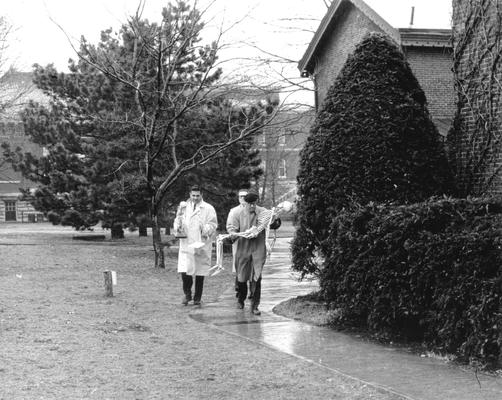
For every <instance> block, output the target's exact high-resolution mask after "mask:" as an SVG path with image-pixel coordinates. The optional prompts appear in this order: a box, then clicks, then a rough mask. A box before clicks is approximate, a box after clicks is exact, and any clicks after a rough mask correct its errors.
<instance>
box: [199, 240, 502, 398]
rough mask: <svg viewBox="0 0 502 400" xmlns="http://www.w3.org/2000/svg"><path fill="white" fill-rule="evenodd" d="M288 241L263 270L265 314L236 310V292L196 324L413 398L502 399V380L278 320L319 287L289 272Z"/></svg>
mask: <svg viewBox="0 0 502 400" xmlns="http://www.w3.org/2000/svg"><path fill="white" fill-rule="evenodd" d="M289 240H290V239H277V243H276V246H275V249H274V252H273V253H272V256H271V258H270V260H269V261H268V262H267V265H266V267H265V268H264V275H263V283H262V304H261V306H260V309H261V311H262V315H261V316H259V317H256V316H252V315H251V314H250V312H249V305H248V304H246V308H245V309H244V310H238V309H236V301H235V292H234V291H233V288H230V289H229V290H228V291H226V292H225V293H224V294H223V295H222V297H221V298H220V299H219V301H218V302H216V303H210V304H205V305H204V307H202V308H199V309H196V310H194V311H193V312H191V314H190V316H191V317H192V318H193V319H195V320H196V321H199V322H203V323H206V324H209V325H210V326H212V327H214V328H216V329H219V330H223V331H225V332H228V333H230V334H234V335H238V336H240V337H242V338H245V339H247V340H252V341H254V342H258V343H260V344H263V345H266V346H269V347H271V348H273V349H277V350H279V351H282V352H285V353H287V354H290V355H293V356H295V357H299V358H301V359H303V360H306V361H308V362H311V363H314V364H317V365H319V366H322V367H323V368H328V369H330V370H331V371H333V373H336V374H341V375H344V376H349V377H351V378H354V379H357V380H360V381H363V382H365V383H367V384H371V385H372V386H375V387H377V388H380V390H384V391H387V392H388V393H389V395H390V397H393V398H395V397H396V395H399V397H401V398H403V399H410V400H478V399H479V400H501V399H502V379H501V378H496V377H492V376H488V375H484V374H478V375H477V376H476V375H475V374H474V373H473V372H471V371H464V370H462V369H461V368H459V367H457V366H452V365H448V364H445V363H444V362H442V361H441V360H437V359H431V358H421V357H419V356H417V355H415V354H411V353H408V352H406V351H403V350H400V349H396V348H393V347H391V346H385V345H379V344H375V343H369V342H367V341H363V340H360V339H358V338H355V337H353V336H350V335H346V334H343V333H340V332H335V331H333V330H331V329H329V328H326V327H318V326H312V325H309V324H305V323H302V322H298V321H294V320H290V319H288V318H284V317H281V316H278V315H276V314H274V313H273V312H272V308H273V307H274V306H275V305H276V304H278V303H280V302H281V301H284V300H286V299H288V298H291V297H296V296H298V295H301V294H306V293H309V292H311V291H313V290H314V289H315V288H316V284H315V283H313V282H298V281H297V280H295V279H294V277H293V276H292V274H291V271H290V269H289V267H290V264H291V261H290V254H289Z"/></svg>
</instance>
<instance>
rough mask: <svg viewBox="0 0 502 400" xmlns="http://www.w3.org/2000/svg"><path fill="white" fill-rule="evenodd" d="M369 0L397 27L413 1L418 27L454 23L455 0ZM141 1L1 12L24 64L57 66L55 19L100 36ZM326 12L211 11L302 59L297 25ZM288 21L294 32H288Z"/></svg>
mask: <svg viewBox="0 0 502 400" xmlns="http://www.w3.org/2000/svg"><path fill="white" fill-rule="evenodd" d="M208 2H209V0H199V3H205V4H207V3H208ZM366 3H367V4H368V5H369V6H370V7H372V8H373V9H374V10H375V11H377V12H378V13H379V14H380V15H381V16H382V17H383V18H384V19H386V20H387V21H388V22H389V23H390V24H391V25H393V26H395V27H408V26H409V22H410V15H411V6H413V5H414V6H415V24H414V27H416V28H423V27H425V28H448V27H450V19H451V0H366ZM165 4H166V1H165V0H146V6H145V12H144V15H145V16H146V17H148V18H149V19H151V20H154V19H157V16H158V15H159V14H160V10H161V9H162V6H164V5H165ZM137 5H138V0H3V1H1V5H0V15H3V16H7V17H8V18H9V21H10V22H11V24H12V25H13V26H14V27H15V28H16V31H15V33H14V35H13V36H12V39H14V40H13V41H12V44H11V54H12V55H14V56H15V59H16V60H17V62H16V63H17V65H18V67H19V68H20V69H23V70H29V69H30V67H31V65H32V64H33V63H35V62H37V63H39V64H42V65H45V64H48V63H51V62H52V63H54V64H55V65H56V67H58V69H64V68H65V67H66V65H67V60H68V58H69V57H74V53H73V51H72V49H71V47H70V46H69V44H68V41H67V39H66V37H65V35H64V34H63V32H62V31H61V30H60V29H59V28H58V27H57V26H56V24H55V23H54V22H53V21H55V22H57V23H58V24H60V25H61V27H62V28H63V29H64V30H65V31H66V32H67V33H68V34H69V35H70V36H71V37H72V38H73V39H75V40H76V39H78V38H79V37H80V36H81V35H84V36H85V37H86V38H88V39H90V40H91V41H96V40H97V39H98V37H99V32H100V31H101V30H102V29H105V28H108V27H110V26H111V27H117V26H119V25H120V23H121V22H122V21H124V20H125V19H126V18H127V16H128V15H130V14H131V13H133V12H134V11H135V9H136V7H137ZM325 12H326V7H325V5H324V2H323V1H322V0H215V1H214V4H213V6H212V7H211V9H210V12H209V14H211V15H213V16H215V18H214V19H213V23H214V24H220V23H221V22H222V21H223V19H224V24H226V25H227V26H228V25H230V24H231V23H232V22H234V21H236V20H238V19H241V18H243V17H244V16H245V15H248V17H247V18H246V19H245V21H244V22H243V23H241V24H240V25H239V26H238V27H236V28H234V29H233V31H231V32H230V33H229V34H228V35H227V36H228V37H227V40H228V41H229V42H230V41H234V42H236V41H238V40H239V39H244V40H246V41H250V40H254V41H256V43H257V44H258V45H259V46H260V47H262V48H265V49H267V50H270V51H282V52H285V53H286V54H287V56H288V57H291V58H293V59H296V60H299V59H300V58H301V56H302V54H303V51H304V50H305V48H306V45H307V44H308V42H309V40H310V38H311V36H312V32H309V31H308V30H304V31H299V30H296V29H294V28H295V27H298V28H310V30H312V29H313V28H314V27H317V25H318V23H319V21H320V20H321V18H322V17H323V16H324V14H325ZM51 19H52V20H53V21H51ZM302 19H303V20H302ZM310 19H311V21H309V20H310ZM288 20H289V21H288ZM287 21H288V22H287ZM288 25H289V27H290V29H289V32H288V34H284V32H285V30H286V29H285V27H286V26H288Z"/></svg>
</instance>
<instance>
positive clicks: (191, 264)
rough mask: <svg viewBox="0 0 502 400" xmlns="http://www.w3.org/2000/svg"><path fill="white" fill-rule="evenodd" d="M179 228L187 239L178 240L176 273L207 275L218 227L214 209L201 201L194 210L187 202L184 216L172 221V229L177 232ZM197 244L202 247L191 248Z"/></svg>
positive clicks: (192, 205) (190, 203) (189, 201)
mask: <svg viewBox="0 0 502 400" xmlns="http://www.w3.org/2000/svg"><path fill="white" fill-rule="evenodd" d="M180 226H182V227H183V229H184V230H185V232H186V234H187V237H186V238H185V239H180V244H179V247H180V248H179V254H178V272H186V273H187V274H188V275H202V276H207V275H209V268H210V267H211V253H212V250H213V248H212V243H213V240H214V237H215V233H216V227H217V226H218V221H217V218H216V211H215V210H214V207H213V206H212V205H211V204H209V203H206V202H205V201H201V202H200V203H199V204H197V205H196V207H195V210H194V203H193V202H192V201H191V200H188V201H187V207H186V209H185V213H184V215H183V216H182V217H179V216H177V217H176V219H175V220H174V229H175V230H177V229H178V228H179V227H180ZM197 243H200V244H201V245H202V243H203V245H202V246H201V247H200V248H199V246H196V248H194V247H193V246H191V245H193V244H195V245H197Z"/></svg>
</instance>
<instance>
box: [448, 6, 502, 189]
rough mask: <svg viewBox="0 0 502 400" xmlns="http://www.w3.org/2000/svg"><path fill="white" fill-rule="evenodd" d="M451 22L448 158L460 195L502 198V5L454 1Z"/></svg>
mask: <svg viewBox="0 0 502 400" xmlns="http://www.w3.org/2000/svg"><path fill="white" fill-rule="evenodd" d="M452 19H453V48H454V63H453V71H454V76H455V82H456V88H457V91H458V96H459V100H458V114H457V116H456V118H455V129H454V130H452V132H451V135H450V137H449V145H450V149H451V151H450V153H451V154H450V158H451V160H452V162H453V165H454V168H455V172H456V175H457V182H458V183H459V186H460V190H461V194H463V195H483V194H495V195H502V128H501V127H502V84H501V83H500V82H502V61H501V59H500V48H502V26H501V24H500V20H501V19H502V9H501V8H500V1H492V0H455V1H453V18H452ZM497 49H498V50H497Z"/></svg>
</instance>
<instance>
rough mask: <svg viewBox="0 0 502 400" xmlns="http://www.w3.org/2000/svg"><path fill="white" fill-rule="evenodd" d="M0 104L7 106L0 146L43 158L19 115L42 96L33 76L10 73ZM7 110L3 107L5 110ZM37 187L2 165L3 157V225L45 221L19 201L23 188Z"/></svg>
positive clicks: (0, 85)
mask: <svg viewBox="0 0 502 400" xmlns="http://www.w3.org/2000/svg"><path fill="white" fill-rule="evenodd" d="M0 94H1V97H0V102H1V104H2V106H6V107H5V109H3V110H2V112H1V113H0V143H9V144H10V146H11V148H12V149H15V148H16V147H20V148H22V149H23V151H25V152H28V151H29V152H31V153H33V154H34V155H41V154H42V152H43V149H42V148H41V147H40V146H37V145H36V144H34V143H32V142H30V141H29V140H28V138H27V137H26V136H25V133H24V126H23V123H22V121H21V119H20V117H19V112H20V111H21V110H22V108H23V107H24V105H25V104H26V103H27V102H28V100H30V99H34V100H41V99H43V95H42V94H41V92H40V91H39V90H37V89H35V88H34V85H33V83H32V74H31V73H25V72H13V71H10V72H8V73H7V74H5V75H4V76H3V77H2V78H1V80H0ZM2 108H4V107H2ZM34 186H35V184H34V183H33V182H30V181H28V180H27V179H25V178H24V177H23V176H22V175H21V173H19V172H16V171H14V170H13V169H12V167H11V165H10V164H9V163H7V162H5V161H3V157H1V154H0V222H16V221H21V222H35V221H39V220H41V219H42V218H43V216H42V214H40V213H39V212H37V211H36V210H35V209H34V208H33V206H32V205H31V204H30V203H27V202H25V201H21V200H20V198H19V197H20V194H21V192H20V188H23V189H30V188H33V187H34Z"/></svg>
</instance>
